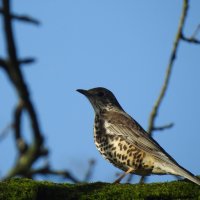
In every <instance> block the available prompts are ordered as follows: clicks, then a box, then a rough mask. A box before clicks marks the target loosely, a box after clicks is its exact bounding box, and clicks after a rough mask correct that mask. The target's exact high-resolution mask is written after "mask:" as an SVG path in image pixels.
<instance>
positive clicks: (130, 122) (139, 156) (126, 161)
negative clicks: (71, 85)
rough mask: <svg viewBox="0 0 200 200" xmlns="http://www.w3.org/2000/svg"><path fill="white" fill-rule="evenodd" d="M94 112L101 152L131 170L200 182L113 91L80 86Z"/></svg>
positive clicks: (119, 166) (106, 157) (95, 138)
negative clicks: (121, 104) (175, 176)
mask: <svg viewBox="0 0 200 200" xmlns="http://www.w3.org/2000/svg"><path fill="white" fill-rule="evenodd" d="M77 91H78V92H80V93H82V94H83V95H85V96H86V97H87V98H88V99H89V101H90V103H91V104H92V106H93V108H94V111H95V122H94V142H95V144H96V147H97V149H98V150H99V152H100V153H101V155H102V156H103V157H104V158H105V159H106V160H108V161H110V162H111V163H112V164H113V165H114V166H116V167H118V168H119V169H121V170H123V171H124V172H125V173H124V174H122V175H121V176H120V177H119V178H118V179H117V180H116V181H115V183H119V182H120V181H121V179H122V178H123V177H124V176H125V175H126V174H128V173H134V174H137V175H143V176H148V175H150V174H159V175H164V174H172V175H177V176H182V177H184V178H186V179H189V180H190V181H192V182H194V183H196V184H198V185H200V180H199V179H198V178H197V177H195V176H194V175H193V174H192V173H191V172H189V171H188V170H186V169H184V168H183V167H181V166H180V165H179V164H178V163H177V162H176V161H175V160H174V159H173V158H172V157H171V156H170V155H169V154H168V153H167V152H166V151H165V150H164V149H163V148H162V147H161V146H160V145H159V144H158V143H157V142H156V141H155V140H154V139H153V138H152V137H151V136H150V135H149V134H148V133H147V132H146V131H145V130H144V129H143V128H142V127H141V126H140V125H139V124H138V123H137V122H136V121H135V120H134V119H133V118H132V117H131V116H130V115H128V114H127V113H126V112H125V111H124V110H123V108H122V107H121V106H120V104H119V103H118V101H117V99H116V98H115V96H114V95H113V93H112V92H111V91H109V90H108V89H106V88H102V87H98V88H93V89H90V90H82V89H78V90H77Z"/></svg>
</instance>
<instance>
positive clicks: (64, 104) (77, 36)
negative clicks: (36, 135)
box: [0, 0, 200, 182]
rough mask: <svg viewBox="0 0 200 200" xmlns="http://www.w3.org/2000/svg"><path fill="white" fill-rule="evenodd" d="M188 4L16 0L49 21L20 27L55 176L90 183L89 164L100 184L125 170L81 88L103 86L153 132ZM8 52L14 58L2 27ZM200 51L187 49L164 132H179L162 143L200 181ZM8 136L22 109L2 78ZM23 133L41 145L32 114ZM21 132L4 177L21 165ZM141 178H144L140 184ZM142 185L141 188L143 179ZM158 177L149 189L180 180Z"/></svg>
mask: <svg viewBox="0 0 200 200" xmlns="http://www.w3.org/2000/svg"><path fill="white" fill-rule="evenodd" d="M199 8H200V3H199V1H190V9H189V13H188V18H187V21H186V26H185V29H184V33H185V34H186V35H187V36H190V35H191V34H192V33H193V31H194V30H195V28H196V26H197V25H198V24H199V23H200V21H199V19H200V12H199ZM181 9H182V1H172V0H170V1H162V2H161V1H131V0H127V1H119V0H115V1H114V0H110V1H105V0H102V1H96V0H93V1H91V0H90V1H89V0H85V1H80V0H79V1H78V0H77V1H70V0H68V1H64V0H60V1H57V2H56V1H47V0H43V1H39V0H35V1H26V0H20V1H19V0H14V1H13V10H14V11H15V12H16V13H19V14H28V15H31V16H33V17H35V18H37V19H39V20H40V21H41V23H42V24H41V26H39V27H35V26H32V25H28V24H24V23H19V22H18V23H15V24H14V28H15V33H16V35H15V37H16V41H17V47H18V52H19V56H20V57H21V58H23V57H26V56H34V57H35V58H36V59H37V62H36V63H35V64H33V65H30V66H24V67H23V73H24V76H25V79H26V82H27V84H28V86H29V89H30V91H31V97H32V100H33V102H34V105H35V107H36V110H37V114H38V118H39V120H40V125H41V129H42V131H43V133H44V135H45V138H46V145H47V147H48V148H49V149H50V163H51V164H52V167H53V168H55V169H69V170H71V171H72V172H73V174H74V175H76V176H77V177H79V178H80V179H81V178H82V177H83V176H84V174H85V172H86V171H87V167H88V160H89V159H91V158H94V159H96V161H97V165H96V167H95V170H94V174H93V177H92V180H91V181H107V182H112V181H113V180H114V179H115V178H116V177H115V173H116V172H120V170H118V169H117V168H115V167H113V166H112V165H111V164H110V163H108V162H107V161H105V160H104V159H103V158H102V157H101V155H100V154H99V152H98V151H97V150H96V148H95V145H94V142H93V133H92V130H93V120H94V112H93V109H92V107H91V105H90V104H89V102H88V101H87V100H86V99H85V98H84V97H83V96H81V95H80V94H79V93H77V92H76V89H78V88H82V89H89V88H93V87H98V86H103V87H106V88H108V89H110V90H111V91H113V93H114V94H115V95H116V97H117V98H118V100H119V102H120V104H121V105H122V106H123V108H124V109H125V110H126V111H127V112H128V113H129V114H130V115H131V116H132V117H133V118H135V119H136V120H137V121H138V122H139V123H140V124H141V125H142V126H143V127H144V128H145V129H146V128H147V126H148V118H149V114H150V112H151V109H152V106H153V104H154V101H155V100H156V98H157V96H158V94H159V91H160V88H161V85H162V82H163V78H164V75H165V70H166V66H167V64H168V60H169V55H170V51H171V48H172V44H173V40H174V36H175V34H176V31H177V26H178V22H179V17H180V12H181ZM0 28H1V31H0V43H1V46H0V51H1V55H5V46H4V44H3V42H4V38H3V36H2V21H0ZM199 37H200V35H199ZM199 52H200V46H197V45H191V44H188V43H184V42H181V45H180V48H179V51H178V57H177V60H176V62H175V66H174V69H173V74H172V78H171V81H170V86H169V90H168V91H167V95H166V97H165V99H164V102H163V103H162V105H161V109H160V112H159V116H158V118H157V120H156V124H157V125H163V124H166V123H169V122H174V123H175V126H174V127H173V128H172V129H170V130H166V131H163V132H156V133H155V134H154V138H155V139H156V140H157V141H158V142H159V144H160V145H161V146H162V147H163V148H164V149H165V150H166V151H167V152H168V153H169V154H170V155H172V156H173V157H174V158H175V159H176V160H177V162H179V164H181V165H182V166H183V167H185V168H187V169H188V170H190V171H191V172H192V173H194V174H200V159H199V151H200V146H199V140H200V131H199V123H200V119H199V116H200V108H199V102H200V93H199V85H200V79H199V75H200V69H199V66H200V56H199ZM0 91H1V104H0V110H1V112H0V119H1V120H0V130H3V129H4V127H5V126H6V125H7V124H9V123H10V122H11V121H12V114H13V113H12V111H13V108H14V106H15V104H16V103H17V97H16V93H15V91H14V89H13V87H12V86H11V85H10V82H9V80H8V79H7V77H6V76H5V74H4V73H3V71H1V72H0ZM23 133H24V136H25V137H26V138H27V140H30V138H31V131H30V129H29V123H28V120H27V119H26V116H24V121H23ZM14 159H15V145H14V142H13V136H12V132H10V133H9V135H8V136H7V137H6V138H5V139H4V140H3V141H1V144H0V160H1V165H0V176H1V177H2V176H3V175H4V174H5V172H6V171H8V169H9V168H10V167H11V166H12V165H13V163H14ZM41 163H42V162H41ZM41 163H40V164H41ZM137 179H138V178H137ZM137 179H136V180H137ZM172 179H173V177H172V176H151V178H149V181H150V182H152V181H166V180H172Z"/></svg>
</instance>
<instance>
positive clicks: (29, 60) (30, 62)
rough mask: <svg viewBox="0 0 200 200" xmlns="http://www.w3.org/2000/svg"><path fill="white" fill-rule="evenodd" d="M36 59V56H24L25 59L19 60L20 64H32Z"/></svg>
mask: <svg viewBox="0 0 200 200" xmlns="http://www.w3.org/2000/svg"><path fill="white" fill-rule="evenodd" d="M35 61H36V60H35V58H24V59H21V60H19V61H18V62H19V64H22V65H24V64H32V63H34V62H35Z"/></svg>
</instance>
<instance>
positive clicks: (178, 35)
mask: <svg viewBox="0 0 200 200" xmlns="http://www.w3.org/2000/svg"><path fill="white" fill-rule="evenodd" d="M188 9H189V0H183V7H182V12H181V17H180V21H179V26H178V30H177V33H176V36H175V39H174V44H173V48H172V51H171V55H170V59H169V63H168V66H167V70H166V74H165V79H164V83H163V85H162V88H161V91H160V94H159V96H158V98H157V100H156V101H155V104H154V106H153V109H152V111H151V114H150V117H149V127H148V133H149V134H151V135H152V133H153V131H154V130H155V127H156V126H155V120H156V117H157V115H158V111H159V108H160V106H161V103H162V101H163V98H164V96H165V94H166V91H167V88H168V86H169V80H170V77H171V75H172V68H173V66H174V61H175V59H176V55H177V51H178V47H179V44H180V41H181V40H182V36H183V28H184V25H185V21H186V17H187V13H188ZM145 179H146V177H144V176H142V177H141V179H140V183H144V182H145Z"/></svg>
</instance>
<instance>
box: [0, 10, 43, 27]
mask: <svg viewBox="0 0 200 200" xmlns="http://www.w3.org/2000/svg"><path fill="white" fill-rule="evenodd" d="M0 14H2V15H4V14H5V11H4V9H2V8H0ZM10 18H12V19H15V20H18V21H22V22H26V23H30V24H34V25H40V22H39V20H37V19H34V18H33V17H30V16H27V15H16V14H10Z"/></svg>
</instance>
